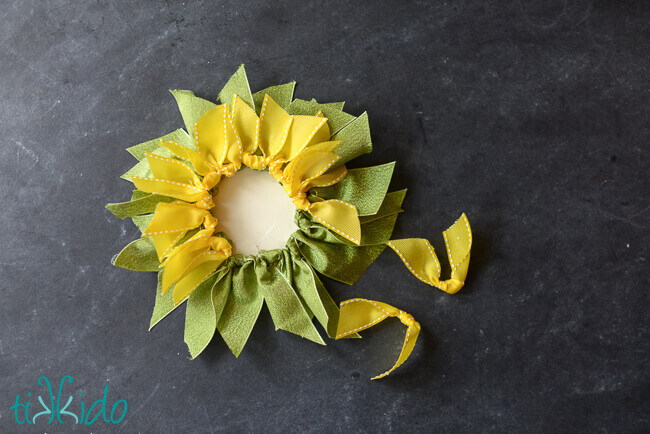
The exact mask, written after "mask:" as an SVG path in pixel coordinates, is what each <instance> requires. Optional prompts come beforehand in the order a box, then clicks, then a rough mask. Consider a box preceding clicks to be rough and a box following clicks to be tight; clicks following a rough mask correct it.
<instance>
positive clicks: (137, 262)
mask: <svg viewBox="0 0 650 434" xmlns="http://www.w3.org/2000/svg"><path fill="white" fill-rule="evenodd" d="M113 265H115V266H116V267H122V268H126V269H127V270H132V271H158V269H159V266H160V262H158V255H157V254H156V248H155V247H154V245H153V241H152V240H151V238H149V237H146V238H138V239H137V240H135V241H132V242H131V243H129V244H128V245H127V246H126V247H125V248H124V249H122V251H121V252H120V253H118V254H117V256H116V257H115V259H114V260H113Z"/></svg>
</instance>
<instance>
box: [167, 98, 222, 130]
mask: <svg viewBox="0 0 650 434" xmlns="http://www.w3.org/2000/svg"><path fill="white" fill-rule="evenodd" d="M170 92H171V93H172V95H174V98H176V103H177V104H178V109H179V110H180V112H181V116H182V117H183V122H184V123H185V128H186V131H187V132H188V133H189V134H190V135H193V134H194V124H195V123H196V121H197V120H199V118H200V117H201V116H203V114H204V113H205V112H207V111H208V110H210V109H211V108H214V107H216V106H217V105H216V104H215V103H213V102H210V101H208V100H205V99H203V98H199V97H197V96H195V95H194V92H192V91H190V90H170Z"/></svg>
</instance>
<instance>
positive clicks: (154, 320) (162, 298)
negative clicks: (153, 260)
mask: <svg viewBox="0 0 650 434" xmlns="http://www.w3.org/2000/svg"><path fill="white" fill-rule="evenodd" d="M178 306H180V304H179V305H177V306H174V291H172V290H169V291H167V292H166V293H165V295H162V271H160V272H158V286H157V287H156V301H155V302H154V306H153V313H152V314H151V321H149V330H151V329H152V328H153V327H154V326H155V325H156V324H158V323H159V322H160V321H162V319H163V318H165V317H166V316H167V315H169V314H170V313H171V311H173V310H174V309H176V308H177V307H178Z"/></svg>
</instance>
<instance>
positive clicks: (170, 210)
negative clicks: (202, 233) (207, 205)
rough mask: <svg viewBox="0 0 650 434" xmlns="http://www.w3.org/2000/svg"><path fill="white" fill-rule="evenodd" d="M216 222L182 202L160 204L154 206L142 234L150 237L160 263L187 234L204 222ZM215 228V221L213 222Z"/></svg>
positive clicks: (201, 211) (206, 214)
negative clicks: (151, 215) (149, 220)
mask: <svg viewBox="0 0 650 434" xmlns="http://www.w3.org/2000/svg"><path fill="white" fill-rule="evenodd" d="M211 220H216V219H214V217H212V215H211V214H210V212H209V211H207V210H204V209H200V208H197V207H195V206H193V205H191V204H188V203H184V202H172V203H164V202H161V203H159V204H158V206H156V210H155V212H154V214H153V218H152V219H151V222H149V225H148V226H147V228H146V229H145V230H144V232H143V233H142V236H143V237H149V236H150V237H152V239H153V242H154V246H155V247H156V252H157V253H158V260H160V261H162V260H163V258H164V257H165V255H166V254H167V253H168V252H169V251H170V250H171V248H172V247H173V246H174V245H175V244H176V243H177V242H178V241H179V240H180V239H181V238H182V237H183V235H185V233H187V231H188V230H191V229H194V228H197V227H199V226H200V225H201V223H204V222H206V221H208V222H210V221H211ZM213 224H214V226H216V221H214V222H213Z"/></svg>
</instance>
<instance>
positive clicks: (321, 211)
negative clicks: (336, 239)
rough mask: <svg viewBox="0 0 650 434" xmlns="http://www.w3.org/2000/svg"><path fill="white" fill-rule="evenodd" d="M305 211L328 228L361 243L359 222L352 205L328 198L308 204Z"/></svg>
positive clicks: (356, 242) (355, 209)
mask: <svg viewBox="0 0 650 434" xmlns="http://www.w3.org/2000/svg"><path fill="white" fill-rule="evenodd" d="M307 211H308V212H309V214H311V215H312V217H314V218H315V219H316V220H318V221H319V222H320V223H321V224H323V225H325V226H326V227H327V228H328V229H330V230H332V231H334V232H336V233H337V234H339V235H341V236H342V237H344V238H346V239H348V240H350V241H352V242H353V243H355V244H357V245H358V244H360V243H361V223H360V222H359V214H358V213H357V208H356V207H355V206H354V205H352V204H350V203H347V202H343V201H342V200H338V199H330V200H325V201H322V202H314V203H312V204H310V205H309V208H308V209H307Z"/></svg>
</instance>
